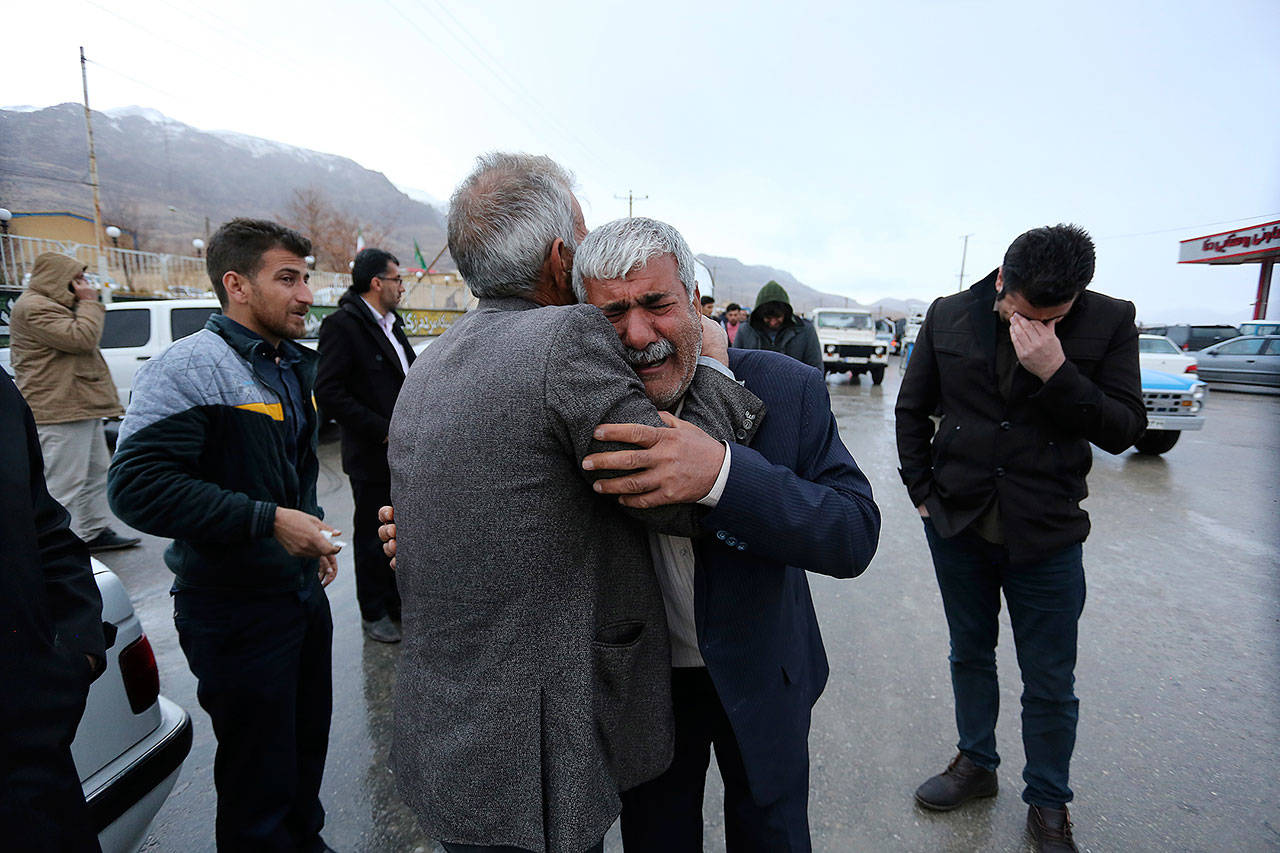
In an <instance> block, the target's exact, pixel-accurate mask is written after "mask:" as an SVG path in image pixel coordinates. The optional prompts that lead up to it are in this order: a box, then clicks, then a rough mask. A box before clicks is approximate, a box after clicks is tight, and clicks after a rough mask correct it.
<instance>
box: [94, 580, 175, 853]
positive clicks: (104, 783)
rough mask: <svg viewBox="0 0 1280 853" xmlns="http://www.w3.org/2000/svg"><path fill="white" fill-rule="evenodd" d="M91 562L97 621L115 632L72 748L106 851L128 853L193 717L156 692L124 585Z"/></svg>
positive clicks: (169, 783) (151, 813)
mask: <svg viewBox="0 0 1280 853" xmlns="http://www.w3.org/2000/svg"><path fill="white" fill-rule="evenodd" d="M91 563H92V565H93V576H94V580H96V581H97V582H98V591H99V592H101V593H102V621H103V622H104V623H107V622H109V623H110V624H111V625H113V626H115V637H114V640H113V641H112V642H111V643H110V644H109V645H108V647H107V669H106V671H105V672H103V673H102V675H100V676H99V677H98V679H97V680H96V681H95V682H93V686H92V687H91V688H90V689H89V699H88V702H87V703H86V705H85V710H84V717H82V718H81V720H80V727H79V728H78V729H76V737H75V740H74V741H73V742H72V744H71V755H72V757H74V758H75V762H76V769H77V770H78V771H79V772H80V784H81V786H82V787H83V788H84V797H85V801H86V802H88V804H89V816H90V819H91V820H92V821H93V825H94V830H95V831H96V832H97V833H98V843H99V844H101V845H102V849H103V851H104V853H134V851H136V850H137V849H138V848H139V847H140V846H141V845H142V842H143V840H144V839H145V838H146V834H147V828H148V827H150V826H151V821H152V820H153V819H154V818H155V816H156V812H158V811H159V810H160V806H161V805H163V804H164V801H165V798H166V797H168V796H169V792H170V791H172V790H173V786H174V784H175V783H176V782H177V781H178V774H179V773H180V772H181V770H182V763H183V762H184V761H185V760H186V758H187V753H189V752H190V751H191V717H190V716H189V715H188V714H187V712H186V711H184V710H183V709H182V708H180V707H179V706H178V705H176V704H174V703H173V702H170V701H169V700H168V699H166V698H165V697H163V696H161V695H160V673H159V671H158V670H157V669H156V659H155V655H154V654H153V653H152V651H151V644H150V642H149V641H148V640H147V635H146V634H145V633H143V631H142V624H141V623H140V622H139V621H138V617H137V615H136V614H135V613H134V612H133V605H132V604H131V603H130V602H129V594H128V593H127V592H125V589H124V585H123V584H121V583H120V579H119V578H118V577H116V575H115V573H114V572H112V571H111V570H110V569H108V568H107V567H106V566H104V565H102V564H101V563H99V562H98V561H97V560H91ZM109 639H111V638H110V637H109Z"/></svg>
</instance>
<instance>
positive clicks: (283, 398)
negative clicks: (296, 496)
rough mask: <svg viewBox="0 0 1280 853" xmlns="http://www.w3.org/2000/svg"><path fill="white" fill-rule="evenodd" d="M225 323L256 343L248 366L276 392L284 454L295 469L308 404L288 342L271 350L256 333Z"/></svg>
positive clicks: (303, 434) (305, 426) (305, 427)
mask: <svg viewBox="0 0 1280 853" xmlns="http://www.w3.org/2000/svg"><path fill="white" fill-rule="evenodd" d="M226 320H227V322H228V323H231V324H233V325H234V327H235V329H236V331H237V332H239V333H240V334H241V335H244V336H245V337H247V338H250V339H253V340H255V341H257V345H256V346H255V347H254V348H253V358H252V360H251V361H250V366H251V367H252V368H253V370H254V372H255V373H257V374H258V375H259V376H261V377H262V380H263V381H264V382H266V383H267V387H269V388H270V389H271V390H272V391H274V392H276V396H278V397H279V398H280V408H281V410H282V414H283V415H284V445H285V452H286V453H288V456H289V463H290V464H291V465H293V467H294V468H295V469H296V468H297V467H298V461H299V460H298V455H299V448H301V447H302V446H303V444H305V442H306V430H307V401H306V400H304V399H303V397H302V383H301V382H300V381H299V380H298V374H297V372H296V371H295V370H294V369H293V366H294V365H295V364H297V363H298V357H297V355H295V354H294V353H293V352H291V351H290V349H289V342H286V341H281V342H280V346H279V347H273V346H271V344H269V343H267V342H266V341H265V340H263V339H262V336H261V335H259V334H258V333H257V332H254V331H252V330H251V329H248V328H246V327H245V326H243V325H241V324H240V323H237V322H236V321H235V320H232V319H231V318H230V317H227V318H226ZM293 346H297V344H293Z"/></svg>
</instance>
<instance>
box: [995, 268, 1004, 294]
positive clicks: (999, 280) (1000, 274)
mask: <svg viewBox="0 0 1280 853" xmlns="http://www.w3.org/2000/svg"><path fill="white" fill-rule="evenodd" d="M1003 292H1004V267H997V268H996V293H1003Z"/></svg>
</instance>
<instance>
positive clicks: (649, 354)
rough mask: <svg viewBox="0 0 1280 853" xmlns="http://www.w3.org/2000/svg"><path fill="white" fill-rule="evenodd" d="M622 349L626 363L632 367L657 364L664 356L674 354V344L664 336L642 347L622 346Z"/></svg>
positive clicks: (668, 356) (667, 356)
mask: <svg viewBox="0 0 1280 853" xmlns="http://www.w3.org/2000/svg"><path fill="white" fill-rule="evenodd" d="M623 350H624V352H623V355H625V356H626V359H627V364H629V365H631V366H632V367H647V366H648V365H650V364H657V363H658V362H660V361H662V360H663V359H664V358H670V357H671V356H673V355H675V354H676V345H675V344H673V343H671V341H669V340H667V339H666V338H659V339H658V340H656V341H654V342H653V343H651V344H649V345H648V346H647V347H645V348H644V349H635V348H633V347H628V346H624V347H623Z"/></svg>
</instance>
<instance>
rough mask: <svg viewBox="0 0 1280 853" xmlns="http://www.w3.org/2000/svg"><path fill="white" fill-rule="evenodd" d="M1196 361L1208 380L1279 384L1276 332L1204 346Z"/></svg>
mask: <svg viewBox="0 0 1280 853" xmlns="http://www.w3.org/2000/svg"><path fill="white" fill-rule="evenodd" d="M1196 365H1197V369H1196V373H1197V375H1198V376H1199V377H1200V378H1201V379H1204V380H1207V381H1209V382H1238V383H1240V384H1242V385H1269V386H1271V387H1273V388H1276V387H1280V335H1245V336H1243V337H1239V338H1232V339H1231V340H1229V341H1223V342H1222V343H1218V344H1214V345H1213V346H1211V347H1205V348H1204V349H1202V350H1200V352H1198V353H1197V354H1196Z"/></svg>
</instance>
